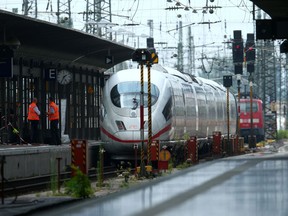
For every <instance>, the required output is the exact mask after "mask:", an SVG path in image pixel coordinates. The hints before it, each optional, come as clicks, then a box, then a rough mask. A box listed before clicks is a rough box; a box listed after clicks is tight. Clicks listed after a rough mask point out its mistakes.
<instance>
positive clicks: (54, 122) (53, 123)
mask: <svg viewBox="0 0 288 216" xmlns="http://www.w3.org/2000/svg"><path fill="white" fill-rule="evenodd" d="M47 115H48V119H49V121H50V131H51V141H50V144H51V145H61V140H60V135H59V129H58V125H59V108H58V106H57V105H56V103H55V102H54V98H53V97H49V110H48V112H47Z"/></svg>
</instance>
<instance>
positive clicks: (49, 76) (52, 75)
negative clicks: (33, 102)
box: [45, 68, 57, 81]
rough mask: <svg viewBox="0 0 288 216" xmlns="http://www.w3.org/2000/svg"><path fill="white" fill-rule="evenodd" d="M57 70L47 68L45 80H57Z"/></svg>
mask: <svg viewBox="0 0 288 216" xmlns="http://www.w3.org/2000/svg"><path fill="white" fill-rule="evenodd" d="M56 77H57V69H56V68H47V69H45V80H48V81H49V80H56Z"/></svg>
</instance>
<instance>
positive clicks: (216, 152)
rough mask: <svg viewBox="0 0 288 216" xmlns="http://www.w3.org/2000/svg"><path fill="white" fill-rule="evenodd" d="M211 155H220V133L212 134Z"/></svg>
mask: <svg viewBox="0 0 288 216" xmlns="http://www.w3.org/2000/svg"><path fill="white" fill-rule="evenodd" d="M213 154H214V155H221V154H222V147H221V132H220V131H214V132H213Z"/></svg>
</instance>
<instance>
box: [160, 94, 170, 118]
mask: <svg viewBox="0 0 288 216" xmlns="http://www.w3.org/2000/svg"><path fill="white" fill-rule="evenodd" d="M171 109H172V97H170V98H169V100H168V101H167V103H166V105H165V107H164V109H163V111H162V113H163V115H164V117H165V119H166V121H168V120H169V119H170V118H171V116H172V110H171Z"/></svg>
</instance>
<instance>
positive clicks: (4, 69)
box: [0, 57, 13, 77]
mask: <svg viewBox="0 0 288 216" xmlns="http://www.w3.org/2000/svg"><path fill="white" fill-rule="evenodd" d="M0 77H13V58H10V57H0Z"/></svg>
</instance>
